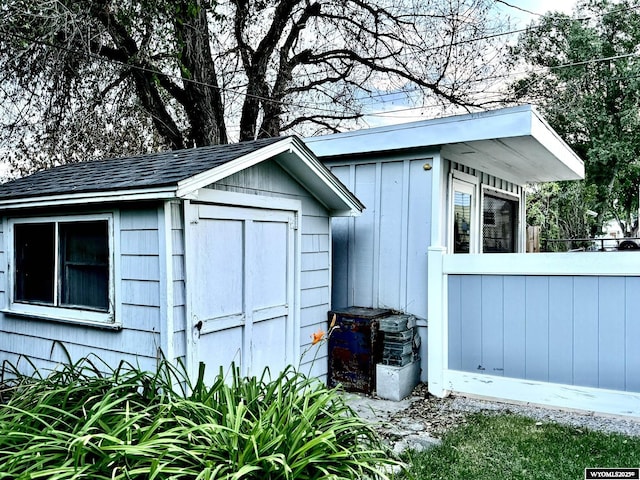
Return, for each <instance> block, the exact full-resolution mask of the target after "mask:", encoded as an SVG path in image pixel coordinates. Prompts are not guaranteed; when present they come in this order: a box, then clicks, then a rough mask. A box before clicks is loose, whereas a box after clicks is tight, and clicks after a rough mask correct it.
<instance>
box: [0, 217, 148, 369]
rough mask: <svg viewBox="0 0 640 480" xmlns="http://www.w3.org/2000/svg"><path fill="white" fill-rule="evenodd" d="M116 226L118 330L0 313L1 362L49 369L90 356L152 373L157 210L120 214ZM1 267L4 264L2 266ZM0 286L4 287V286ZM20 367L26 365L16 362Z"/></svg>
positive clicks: (113, 364)
mask: <svg viewBox="0 0 640 480" xmlns="http://www.w3.org/2000/svg"><path fill="white" fill-rule="evenodd" d="M119 225H120V230H119V231H116V232H115V234H116V235H119V239H118V240H119V244H120V257H119V258H117V259H116V262H119V265H118V268H117V271H118V270H119V272H120V277H121V279H120V280H118V279H116V281H120V284H119V285H118V288H117V289H116V291H117V292H118V295H119V296H118V298H116V317H117V320H118V321H119V322H121V323H122V329H121V330H105V329H100V328H95V327H91V326H87V325H74V324H72V323H59V322H54V321H46V320H38V319H28V318H24V317H13V316H11V315H6V314H5V315H3V318H2V321H1V323H0V335H1V338H2V340H1V341H0V351H1V355H2V359H7V360H9V361H17V360H18V358H19V357H20V356H21V355H23V356H26V357H29V358H30V359H32V361H33V362H34V363H35V364H36V365H37V366H38V367H41V368H44V369H48V368H54V367H55V365H56V364H58V363H60V362H65V363H66V362H67V361H68V360H69V359H70V360H71V361H74V362H75V361H77V360H78V359H79V358H82V357H85V356H91V357H92V358H93V359H94V361H95V363H96V364H97V365H98V366H100V364H101V363H102V362H104V363H106V364H107V365H109V366H110V367H116V366H117V365H118V364H119V363H120V361H127V362H129V363H131V364H132V365H134V366H139V367H141V368H143V369H154V368H155V364H156V358H157V352H158V348H159V346H160V345H159V343H160V336H159V332H160V325H161V324H160V304H159V302H160V273H159V272H160V266H159V252H158V245H159V242H158V210H157V209H155V208H153V207H150V208H148V209H144V210H133V209H131V210H128V209H127V210H121V211H120V221H119ZM2 255H4V251H3V253H2ZM0 265H6V261H3V262H0ZM2 285H3V287H2V288H5V287H4V286H5V285H6V282H2ZM3 293H4V292H3ZM67 354H68V355H69V357H70V358H67ZM98 359H99V360H98ZM20 365H23V366H24V365H26V362H24V361H20ZM25 368H27V367H25ZM27 369H28V368H27Z"/></svg>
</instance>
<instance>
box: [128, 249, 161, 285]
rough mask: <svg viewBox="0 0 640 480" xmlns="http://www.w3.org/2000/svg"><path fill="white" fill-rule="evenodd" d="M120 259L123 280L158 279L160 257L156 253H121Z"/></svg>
mask: <svg viewBox="0 0 640 480" xmlns="http://www.w3.org/2000/svg"><path fill="white" fill-rule="evenodd" d="M120 260H121V267H120V272H121V275H122V279H123V280H154V281H160V259H159V257H158V256H157V255H144V256H143V255H122V256H121V257H120Z"/></svg>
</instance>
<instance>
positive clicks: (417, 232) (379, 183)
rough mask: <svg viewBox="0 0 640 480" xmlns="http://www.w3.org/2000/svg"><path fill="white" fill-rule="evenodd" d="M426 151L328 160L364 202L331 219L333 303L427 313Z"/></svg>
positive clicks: (428, 203)
mask: <svg viewBox="0 0 640 480" xmlns="http://www.w3.org/2000/svg"><path fill="white" fill-rule="evenodd" d="M428 157H430V155H425V156H424V157H419V158H401V157H395V158H394V157H386V158H376V159H372V160H370V161H353V162H350V161H349V160H346V161H344V162H342V161H330V162H327V165H328V166H329V167H330V169H331V172H332V173H333V174H334V175H335V176H336V177H338V178H339V179H340V180H341V181H342V182H343V183H344V184H345V185H346V186H347V187H348V188H349V189H350V190H351V191H353V192H354V193H355V194H356V196H357V197H358V198H359V199H360V201H362V203H364V205H365V207H366V209H365V211H364V212H363V214H362V215H361V216H359V217H357V218H351V219H343V218H336V219H333V220H332V234H333V247H332V253H333V265H334V270H333V276H332V283H333V293H332V303H333V306H334V308H341V307H347V306H354V305H356V306H363V307H379V308H392V309H395V310H400V311H404V312H408V313H412V314H414V315H416V316H418V317H420V318H422V319H426V317H427V250H428V248H429V244H430V239H431V218H430V215H431V187H432V185H431V181H432V175H431V173H430V172H429V171H427V170H425V169H424V168H423V166H424V164H425V162H426V158H428Z"/></svg>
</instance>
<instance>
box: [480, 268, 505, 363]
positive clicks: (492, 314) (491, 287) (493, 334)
mask: <svg viewBox="0 0 640 480" xmlns="http://www.w3.org/2000/svg"><path fill="white" fill-rule="evenodd" d="M503 280H504V277H503V276H499V275H495V276H494V275H485V276H483V277H482V325H481V328H482V367H483V368H484V372H485V373H488V374H490V375H502V374H503V372H504V358H503V345H504V323H503V322H504V311H503V307H504V305H503V300H502V296H503V293H504V289H503Z"/></svg>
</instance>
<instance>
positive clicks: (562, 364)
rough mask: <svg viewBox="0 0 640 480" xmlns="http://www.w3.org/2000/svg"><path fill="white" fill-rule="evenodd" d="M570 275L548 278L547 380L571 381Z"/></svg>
mask: <svg viewBox="0 0 640 480" xmlns="http://www.w3.org/2000/svg"><path fill="white" fill-rule="evenodd" d="M572 291H573V278H572V277H564V276H561V277H551V278H549V305H553V308H552V309H550V310H549V381H550V382H554V383H565V384H567V385H571V384H572V383H573V371H572V369H571V365H572V363H573V302H572V296H571V295H567V292H572Z"/></svg>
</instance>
